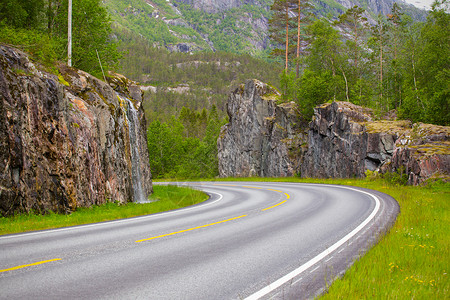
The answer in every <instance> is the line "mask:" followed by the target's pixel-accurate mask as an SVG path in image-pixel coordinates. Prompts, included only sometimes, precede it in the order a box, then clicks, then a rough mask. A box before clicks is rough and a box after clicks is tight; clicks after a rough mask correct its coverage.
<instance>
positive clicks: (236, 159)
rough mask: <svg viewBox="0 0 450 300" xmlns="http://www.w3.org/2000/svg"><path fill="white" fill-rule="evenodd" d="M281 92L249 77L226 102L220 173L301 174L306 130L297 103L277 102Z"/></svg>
mask: <svg viewBox="0 0 450 300" xmlns="http://www.w3.org/2000/svg"><path fill="white" fill-rule="evenodd" d="M279 97H280V93H279V92H278V91H277V90H276V89H274V88H273V87H270V86H269V85H267V84H265V83H262V82H261V81H258V80H255V79H253V80H248V81H247V82H246V83H245V85H244V84H243V85H240V86H239V87H238V88H237V89H236V90H235V91H234V92H232V93H231V95H230V97H229V99H228V102H227V112H228V116H229V120H230V121H229V123H228V124H226V125H225V126H224V127H222V130H221V133H220V136H219V139H218V142H217V145H218V157H219V173H220V176H222V177H226V176H234V177H247V176H261V177H284V176H293V175H296V174H297V173H298V171H299V170H300V165H301V158H302V150H303V149H305V148H304V147H303V146H302V145H303V141H304V140H305V139H306V135H305V133H304V132H303V131H302V128H303V127H302V126H300V122H299V118H298V113H297V112H296V108H297V106H296V105H295V104H294V103H293V102H292V103H286V104H283V105H277V103H276V102H277V100H278V99H279Z"/></svg>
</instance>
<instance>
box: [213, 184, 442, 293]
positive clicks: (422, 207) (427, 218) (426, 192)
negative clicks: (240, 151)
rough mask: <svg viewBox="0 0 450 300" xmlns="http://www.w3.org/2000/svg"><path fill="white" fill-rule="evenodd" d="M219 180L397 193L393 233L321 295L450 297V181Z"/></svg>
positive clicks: (394, 195) (395, 196)
mask: <svg viewBox="0 0 450 300" xmlns="http://www.w3.org/2000/svg"><path fill="white" fill-rule="evenodd" d="M218 180H220V181H227V180H233V181H282V182H283V181H285V182H308V183H327V184H343V185H351V186H359V187H364V188H369V189H373V190H378V191H381V192H383V193H386V194H388V195H391V196H392V197H394V198H395V199H396V200H397V201H398V202H399V204H400V214H399V216H398V218H397V221H396V223H395V224H394V226H393V227H392V229H391V230H390V232H389V233H388V234H386V236H384V237H383V238H382V239H381V240H380V242H379V243H378V244H377V245H376V246H374V247H373V248H372V249H371V250H370V251H368V252H367V253H366V254H365V255H364V256H363V257H361V258H360V259H359V260H358V261H356V262H355V263H354V265H353V266H352V267H351V268H350V269H349V270H348V271H347V272H346V273H345V275H344V276H343V277H342V278H340V279H337V280H336V281H335V282H334V283H333V284H332V285H331V286H330V287H329V290H328V291H327V292H326V294H324V295H323V296H321V297H320V299H321V300H322V299H449V294H450V291H449V290H450V280H449V275H448V273H449V271H450V249H449V245H450V234H449V232H450V231H449V229H450V226H449V224H450V213H449V212H450V184H449V183H434V184H430V185H428V186H423V187H413V186H403V185H398V184H395V180H394V181H393V180H392V179H391V180H384V179H376V178H374V179H364V180H356V179H330V180H323V179H297V178H276V179H274V178H233V179H218ZM324 281H325V278H324Z"/></svg>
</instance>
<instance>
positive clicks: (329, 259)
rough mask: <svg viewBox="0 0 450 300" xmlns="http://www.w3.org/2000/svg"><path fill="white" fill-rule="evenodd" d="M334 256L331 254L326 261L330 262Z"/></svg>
mask: <svg viewBox="0 0 450 300" xmlns="http://www.w3.org/2000/svg"><path fill="white" fill-rule="evenodd" d="M332 258H333V256H330V257H329V258H328V259H327V260H326V261H325V262H329V261H330V260H331V259H332Z"/></svg>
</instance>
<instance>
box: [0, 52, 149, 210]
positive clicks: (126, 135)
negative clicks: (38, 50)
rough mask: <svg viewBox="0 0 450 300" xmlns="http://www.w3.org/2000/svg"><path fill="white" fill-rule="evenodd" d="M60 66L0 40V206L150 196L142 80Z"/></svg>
mask: <svg viewBox="0 0 450 300" xmlns="http://www.w3.org/2000/svg"><path fill="white" fill-rule="evenodd" d="M58 73H59V74H58V75H55V74H51V73H49V72H46V71H45V70H44V69H43V68H42V67H40V66H39V65H37V64H35V63H33V62H32V61H31V60H30V59H29V58H28V57H27V56H26V55H25V54H24V53H22V52H20V51H18V50H15V49H13V48H10V47H6V46H0V170H1V171H0V214H1V215H10V214H12V213H15V212H29V211H35V212H46V211H55V212H65V213H68V212H70V211H73V210H74V209H75V208H77V207H86V206H91V205H94V204H102V203H105V202H107V201H116V202H121V203H123V202H127V201H132V200H138V199H141V200H142V199H143V198H147V195H149V194H150V193H151V191H152V184H151V174H150V167H149V160H148V150H147V142H146V134H145V132H146V125H145V118H144V112H143V109H142V106H141V101H142V98H141V95H142V92H141V90H140V88H139V86H137V85H136V84H135V83H133V82H131V81H128V80H127V79H126V78H124V77H121V76H112V77H111V78H110V83H109V84H108V83H105V82H102V81H100V80H98V79H97V78H95V77H93V76H91V75H89V74H87V73H85V72H83V71H80V70H76V69H73V68H69V67H66V66H61V67H60V68H59V71H58Z"/></svg>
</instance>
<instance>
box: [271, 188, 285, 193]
mask: <svg viewBox="0 0 450 300" xmlns="http://www.w3.org/2000/svg"><path fill="white" fill-rule="evenodd" d="M267 190H268V191H272V192H278V193H282V192H283V191H279V190H274V189H267Z"/></svg>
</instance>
